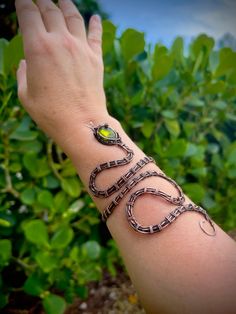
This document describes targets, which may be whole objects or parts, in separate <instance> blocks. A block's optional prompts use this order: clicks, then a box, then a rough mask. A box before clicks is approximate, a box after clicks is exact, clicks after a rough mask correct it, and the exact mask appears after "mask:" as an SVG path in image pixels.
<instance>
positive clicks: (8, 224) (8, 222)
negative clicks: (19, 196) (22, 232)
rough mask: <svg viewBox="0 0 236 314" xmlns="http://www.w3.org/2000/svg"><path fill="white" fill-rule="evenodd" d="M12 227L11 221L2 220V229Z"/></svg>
mask: <svg viewBox="0 0 236 314" xmlns="http://www.w3.org/2000/svg"><path fill="white" fill-rule="evenodd" d="M11 226H12V224H11V222H10V221H9V220H6V219H3V218H0V227H5V228H9V227H11Z"/></svg>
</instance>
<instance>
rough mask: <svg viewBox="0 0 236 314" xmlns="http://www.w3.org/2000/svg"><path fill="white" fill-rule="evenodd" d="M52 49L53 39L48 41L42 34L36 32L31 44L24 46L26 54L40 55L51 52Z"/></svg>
mask: <svg viewBox="0 0 236 314" xmlns="http://www.w3.org/2000/svg"><path fill="white" fill-rule="evenodd" d="M52 50H53V41H50V40H49V39H48V38H46V36H45V35H44V34H37V35H36V36H35V40H34V41H33V42H31V45H29V46H28V47H26V51H25V53H26V54H27V55H34V56H41V55H45V54H47V55H48V54H51V53H52Z"/></svg>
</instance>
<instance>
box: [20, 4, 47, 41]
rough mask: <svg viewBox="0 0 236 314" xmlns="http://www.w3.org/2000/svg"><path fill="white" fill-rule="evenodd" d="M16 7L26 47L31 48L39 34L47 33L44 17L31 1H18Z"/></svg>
mask: <svg viewBox="0 0 236 314" xmlns="http://www.w3.org/2000/svg"><path fill="white" fill-rule="evenodd" d="M15 6H16V13H17V17H18V21H19V26H20V30H21V33H22V35H23V40H24V45H26V46H30V45H31V42H32V40H34V39H35V37H37V35H38V34H40V33H41V34H43V33H44V32H46V29H45V27H44V24H43V21H42V17H41V15H40V12H39V9H38V7H37V6H36V5H35V4H34V3H33V2H32V1H31V0H16V2H15Z"/></svg>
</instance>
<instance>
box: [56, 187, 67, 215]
mask: <svg viewBox="0 0 236 314" xmlns="http://www.w3.org/2000/svg"><path fill="white" fill-rule="evenodd" d="M68 198H69V196H68V195H67V194H66V193H65V192H64V191H62V190H61V191H59V192H58V193H57V194H56V196H55V197H54V208H55V209H56V211H60V212H63V211H64V210H65V209H67V207H68V206H69V201H68Z"/></svg>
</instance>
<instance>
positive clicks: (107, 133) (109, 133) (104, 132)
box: [98, 127, 116, 139]
mask: <svg viewBox="0 0 236 314" xmlns="http://www.w3.org/2000/svg"><path fill="white" fill-rule="evenodd" d="M98 133H99V134H100V135H101V136H102V137H105V138H107V139H112V138H115V137H116V133H115V132H114V131H113V130H112V129H111V128H109V127H107V128H106V127H101V128H100V129H99V130H98Z"/></svg>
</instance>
